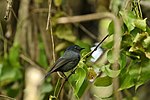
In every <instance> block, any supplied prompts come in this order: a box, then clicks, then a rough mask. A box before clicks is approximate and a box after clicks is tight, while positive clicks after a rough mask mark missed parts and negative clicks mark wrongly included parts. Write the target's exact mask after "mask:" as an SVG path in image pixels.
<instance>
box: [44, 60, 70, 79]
mask: <svg viewBox="0 0 150 100" xmlns="http://www.w3.org/2000/svg"><path fill="white" fill-rule="evenodd" d="M70 61H71V59H67V58H63V57H61V58H59V59H58V60H57V61H56V62H55V64H54V65H53V67H52V69H51V70H50V71H49V72H48V73H47V74H46V75H45V78H47V77H48V76H49V75H50V74H51V73H53V72H55V71H57V69H58V68H60V67H61V66H63V65H65V64H67V63H68V62H70Z"/></svg>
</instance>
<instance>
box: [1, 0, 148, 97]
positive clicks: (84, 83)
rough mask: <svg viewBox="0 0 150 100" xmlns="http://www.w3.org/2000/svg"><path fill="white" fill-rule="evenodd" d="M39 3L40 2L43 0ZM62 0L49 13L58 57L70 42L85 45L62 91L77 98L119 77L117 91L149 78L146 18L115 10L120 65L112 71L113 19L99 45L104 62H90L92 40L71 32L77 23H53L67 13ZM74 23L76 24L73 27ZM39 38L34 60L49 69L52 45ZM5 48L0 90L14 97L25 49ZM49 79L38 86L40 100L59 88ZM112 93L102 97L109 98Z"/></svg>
mask: <svg viewBox="0 0 150 100" xmlns="http://www.w3.org/2000/svg"><path fill="white" fill-rule="evenodd" d="M38 2H39V3H40V2H42V1H38ZM64 2H65V1H64V0H54V6H55V7H56V12H55V14H54V15H53V16H52V29H53V36H54V38H55V41H54V42H56V43H55V44H56V45H55V53H56V54H57V56H61V55H62V54H63V52H64V48H66V47H67V46H69V45H72V44H77V45H80V46H81V47H84V48H85V50H83V51H82V52H81V54H82V58H81V60H80V62H79V64H78V66H77V69H76V70H75V72H74V73H73V74H72V75H71V76H70V77H69V79H68V81H67V82H66V83H65V84H67V85H65V86H64V87H63V88H64V89H65V92H68V93H69V92H70V91H71V93H73V96H74V98H76V99H80V98H81V97H82V96H83V95H85V94H84V93H85V91H86V90H87V89H88V90H90V89H89V87H90V86H91V85H93V86H95V87H97V88H99V87H109V86H112V84H114V83H113V79H114V78H119V83H120V86H119V89H118V91H124V90H127V89H129V88H133V87H134V89H135V91H136V90H137V89H138V88H139V87H140V86H141V85H144V84H146V83H147V82H148V81H150V28H149V27H148V26H147V24H146V20H147V18H145V19H143V18H142V17H139V16H141V14H140V11H138V10H134V11H133V10H132V9H122V10H119V11H118V14H117V16H116V17H117V18H119V19H120V20H119V21H120V23H122V24H121V32H122V33H121V38H122V40H121V48H120V57H119V59H118V62H117V63H118V65H119V68H118V70H113V68H112V67H113V64H114V63H115V61H114V57H113V50H114V38H113V37H114V34H116V33H115V27H116V26H115V23H114V21H111V22H110V23H109V27H108V35H109V37H108V38H109V39H108V40H106V41H105V42H103V44H102V46H101V48H102V49H103V51H106V52H104V53H105V54H106V55H105V57H106V58H107V63H104V64H100V63H99V62H100V61H101V59H98V60H97V61H96V62H92V61H91V58H92V57H91V56H90V57H88V58H87V55H88V54H89V52H90V50H91V45H92V44H93V42H95V41H93V40H92V39H91V38H87V35H85V34H84V35H83V36H84V38H80V37H82V36H80V33H77V32H76V31H77V30H76V31H74V30H75V29H76V28H77V27H78V25H72V24H65V25H59V24H57V22H56V20H57V19H58V18H59V17H62V16H66V13H65V11H61V10H62V9H61V6H62V5H63V3H64ZM115 9H116V7H115ZM137 12H139V13H137ZM74 26H76V27H75V28H74ZM39 30H40V29H39ZM39 34H40V35H39ZM39 34H38V37H40V36H41V34H42V33H39ZM48 35H50V34H48ZM45 36H46V35H45ZM41 37H42V36H41ZM41 37H40V38H38V40H37V41H36V42H37V43H38V50H39V51H38V54H37V58H38V59H36V60H35V61H36V63H37V64H39V65H40V66H42V67H41V68H42V69H44V70H48V69H49V67H48V66H49V63H50V64H51V63H52V59H49V58H48V55H47V54H48V53H47V51H48V49H49V48H48V47H49V46H51V44H50V43H49V41H48V40H47V39H46V41H48V44H47V45H46V46H45V44H44V42H45V41H44V39H43V38H41ZM46 37H48V36H46ZM51 39H52V37H51ZM51 39H50V40H51ZM29 40H30V38H29ZM27 45H29V44H27ZM27 47H28V46H27ZM51 47H52V46H51ZM4 49H5V48H4ZM7 49H8V51H7V52H6V51H5V52H4V54H3V55H2V56H1V58H0V87H1V88H0V89H1V90H2V91H3V92H4V93H5V94H7V95H8V96H10V97H14V98H15V97H17V96H18V95H19V93H20V91H21V92H22V91H23V88H24V86H25V84H24V82H25V80H24V73H25V69H26V68H25V66H26V65H27V63H26V62H24V61H23V59H20V54H21V53H22V52H24V50H22V45H19V44H13V45H12V44H11V46H10V48H7ZM34 50H35V49H34ZM34 50H33V51H34ZM26 52H27V53H28V52H29V51H28V50H27V51H26ZM50 54H51V55H50V56H52V49H51V52H50ZM31 58H32V57H31ZM48 60H51V61H48ZM28 63H29V62H28ZM70 73H72V72H67V73H65V74H66V75H67V76H68V75H69V74H70ZM52 79H53V78H51V77H50V78H48V79H46V81H45V82H44V83H43V84H42V86H41V88H40V89H41V94H42V95H41V99H44V98H46V97H47V98H49V99H51V98H55V97H56V96H57V93H58V92H59V91H60V90H59V89H60V87H61V82H60V81H61V80H60V79H58V78H57V80H52ZM50 82H51V83H53V84H51V83H50ZM54 83H56V84H54ZM68 88H69V89H68ZM72 91H73V92H72ZM64 94H65V93H64ZM112 94H113V93H112ZM111 96H112V95H111ZM111 96H110V97H108V98H105V99H109V98H112V97H111ZM100 99H101V98H100Z"/></svg>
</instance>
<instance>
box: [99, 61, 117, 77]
mask: <svg viewBox="0 0 150 100" xmlns="http://www.w3.org/2000/svg"><path fill="white" fill-rule="evenodd" d="M101 70H102V71H103V72H104V73H105V74H106V75H108V76H109V77H112V78H114V77H117V76H118V75H119V74H120V70H112V69H110V64H108V65H105V66H103V67H102V68H101Z"/></svg>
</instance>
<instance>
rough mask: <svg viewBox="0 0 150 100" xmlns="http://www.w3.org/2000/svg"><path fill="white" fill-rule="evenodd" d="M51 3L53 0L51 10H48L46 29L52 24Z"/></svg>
mask: <svg viewBox="0 0 150 100" xmlns="http://www.w3.org/2000/svg"><path fill="white" fill-rule="evenodd" d="M51 4H52V0H49V10H48V17H47V25H46V30H48V28H49V24H50V18H51Z"/></svg>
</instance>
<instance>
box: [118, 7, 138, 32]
mask: <svg viewBox="0 0 150 100" xmlns="http://www.w3.org/2000/svg"><path fill="white" fill-rule="evenodd" d="M120 14H121V17H122V19H123V22H124V23H125V25H126V26H127V28H128V30H129V31H132V30H133V29H134V27H135V25H134V21H135V19H136V16H135V15H134V14H133V12H132V11H126V10H124V11H120Z"/></svg>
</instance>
